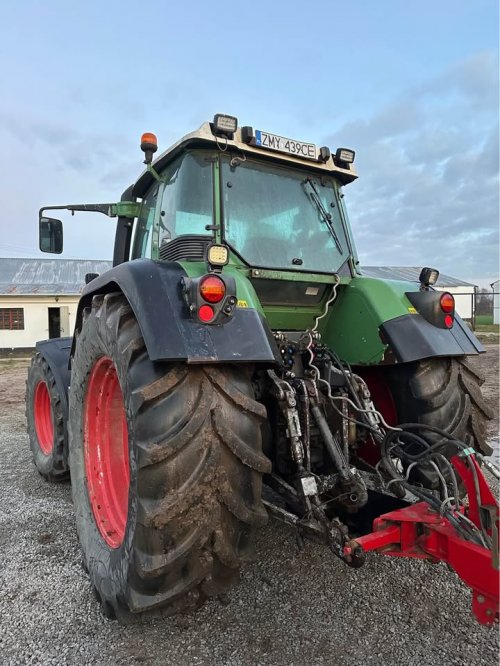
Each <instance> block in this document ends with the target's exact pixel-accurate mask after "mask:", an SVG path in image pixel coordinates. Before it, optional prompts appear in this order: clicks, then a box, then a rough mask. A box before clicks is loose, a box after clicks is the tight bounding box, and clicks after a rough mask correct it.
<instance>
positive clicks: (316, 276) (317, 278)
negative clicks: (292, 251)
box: [249, 268, 350, 284]
mask: <svg viewBox="0 0 500 666" xmlns="http://www.w3.org/2000/svg"><path fill="white" fill-rule="evenodd" d="M249 273H250V275H251V277H253V278H262V279H266V278H267V279H268V280H286V281H287V282H316V283H318V284H334V283H335V282H337V277H336V276H335V275H333V273H332V275H326V274H324V273H299V272H294V271H280V270H271V269H269V268H252V269H250V271H249ZM349 280H350V278H341V281H346V282H348V281H349Z"/></svg>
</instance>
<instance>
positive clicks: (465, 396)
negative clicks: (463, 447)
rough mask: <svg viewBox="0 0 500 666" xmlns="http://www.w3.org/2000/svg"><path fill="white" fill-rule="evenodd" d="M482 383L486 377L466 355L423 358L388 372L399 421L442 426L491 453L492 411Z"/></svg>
mask: <svg viewBox="0 0 500 666" xmlns="http://www.w3.org/2000/svg"><path fill="white" fill-rule="evenodd" d="M483 382H484V377H482V376H481V374H480V373H478V372H477V371H476V370H475V369H473V367H472V366H471V365H470V363H469V362H468V360H467V357H463V358H429V359H424V360H422V361H418V362H416V363H408V364H402V365H399V366H394V367H393V368H391V371H390V372H389V373H388V383H389V386H390V389H391V392H392V397H393V400H394V404H395V406H396V411H397V415H398V420H399V422H400V423H425V424H427V425H431V426H435V427H437V428H441V429H442V430H446V432H448V433H449V434H450V435H453V436H454V437H456V438H457V439H458V440H460V441H462V442H464V443H465V444H467V446H472V447H473V448H474V449H476V450H477V451H480V452H481V453H483V454H484V455H491V453H492V448H491V447H490V446H489V444H488V443H487V441H486V426H487V422H488V420H489V419H491V418H492V416H493V413H492V410H491V409H490V407H489V406H488V405H487V404H486V402H485V400H484V398H483V396H482V394H481V385H482V384H483ZM434 438H436V436H434ZM453 450H455V449H453Z"/></svg>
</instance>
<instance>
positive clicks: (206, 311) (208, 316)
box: [198, 305, 214, 322]
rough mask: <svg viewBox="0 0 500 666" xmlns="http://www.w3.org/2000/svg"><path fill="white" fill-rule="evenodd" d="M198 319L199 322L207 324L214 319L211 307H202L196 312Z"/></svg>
mask: <svg viewBox="0 0 500 666" xmlns="http://www.w3.org/2000/svg"><path fill="white" fill-rule="evenodd" d="M198 317H199V318H200V319H201V321H204V322H209V321H212V319H213V318H214V309H213V307H212V306H211V305H202V306H201V308H200V309H199V310H198Z"/></svg>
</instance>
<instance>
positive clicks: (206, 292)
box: [200, 275, 226, 310]
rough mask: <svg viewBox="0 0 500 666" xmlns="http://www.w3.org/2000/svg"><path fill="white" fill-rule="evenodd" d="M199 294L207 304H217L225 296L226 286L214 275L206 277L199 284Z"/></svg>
mask: <svg viewBox="0 0 500 666" xmlns="http://www.w3.org/2000/svg"><path fill="white" fill-rule="evenodd" d="M200 294H201V296H202V297H203V299H204V300H205V301H207V302H208V303H219V302H220V301H222V299H223V298H224V296H225V295H226V285H225V284H224V282H223V281H222V280H221V279H220V278H219V277H217V276H216V275H207V277H206V278H203V280H202V281H201V282H200ZM200 310H201V308H200Z"/></svg>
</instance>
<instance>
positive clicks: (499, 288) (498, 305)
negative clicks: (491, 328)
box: [491, 280, 500, 324]
mask: <svg viewBox="0 0 500 666" xmlns="http://www.w3.org/2000/svg"><path fill="white" fill-rule="evenodd" d="M491 288H492V289H493V323H494V324H500V280H497V281H496V282H493V284H492V285H491Z"/></svg>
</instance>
